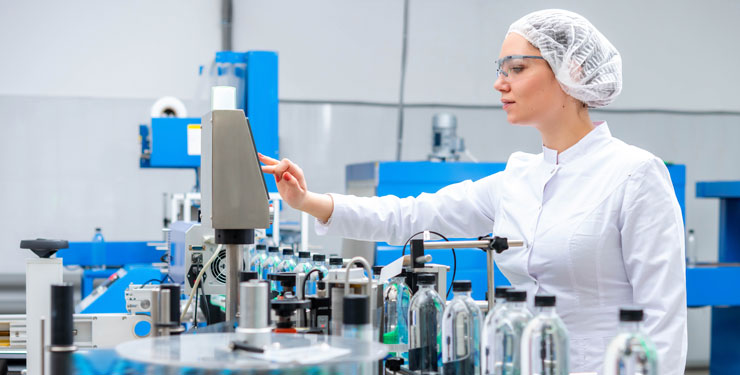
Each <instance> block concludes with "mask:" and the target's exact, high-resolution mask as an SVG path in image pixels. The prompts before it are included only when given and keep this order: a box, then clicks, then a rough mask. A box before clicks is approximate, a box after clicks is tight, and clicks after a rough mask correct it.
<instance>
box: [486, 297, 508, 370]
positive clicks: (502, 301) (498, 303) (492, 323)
mask: <svg viewBox="0 0 740 375" xmlns="http://www.w3.org/2000/svg"><path fill="white" fill-rule="evenodd" d="M510 289H511V287H510V286H497V287H496V289H495V294H494V297H495V299H494V305H493V309H491V311H489V312H488V314H486V320H485V321H484V322H483V334H482V337H481V340H482V342H481V346H482V347H483V352H482V355H483V357H482V358H481V365H482V367H483V374H497V373H498V374H500V373H501V363H500V362H499V363H498V364H497V363H495V361H494V355H493V353H494V351H495V342H496V324H497V323H498V320H499V319H500V317H501V311H502V310H503V309H504V308H506V293H507V292H508V291H509V290H510Z"/></svg>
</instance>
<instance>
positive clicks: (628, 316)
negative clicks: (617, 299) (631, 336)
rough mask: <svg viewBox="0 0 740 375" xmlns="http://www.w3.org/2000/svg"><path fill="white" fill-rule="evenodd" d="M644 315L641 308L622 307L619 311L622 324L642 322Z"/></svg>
mask: <svg viewBox="0 0 740 375" xmlns="http://www.w3.org/2000/svg"><path fill="white" fill-rule="evenodd" d="M643 315H644V314H643V312H642V309H641V308H639V307H622V308H620V309H619V321H620V322H641V321H642V318H643Z"/></svg>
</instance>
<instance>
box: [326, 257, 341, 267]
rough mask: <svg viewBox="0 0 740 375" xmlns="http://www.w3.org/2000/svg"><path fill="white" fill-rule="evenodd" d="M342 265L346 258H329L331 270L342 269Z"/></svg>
mask: <svg viewBox="0 0 740 375" xmlns="http://www.w3.org/2000/svg"><path fill="white" fill-rule="evenodd" d="M342 267H344V259H342V258H340V257H331V258H329V269H330V270H335V269H340V268H342Z"/></svg>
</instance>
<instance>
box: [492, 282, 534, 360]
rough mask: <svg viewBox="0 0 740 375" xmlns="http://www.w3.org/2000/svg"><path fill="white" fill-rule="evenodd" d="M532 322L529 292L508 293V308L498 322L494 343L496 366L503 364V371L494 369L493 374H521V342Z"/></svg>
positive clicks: (502, 312) (502, 311)
mask: <svg viewBox="0 0 740 375" xmlns="http://www.w3.org/2000/svg"><path fill="white" fill-rule="evenodd" d="M530 320H532V313H531V312H530V311H529V309H528V308H527V292H526V291H524V290H515V289H513V290H509V291H508V292H507V293H506V308H504V309H503V310H501V316H500V319H499V320H498V322H496V336H495V339H494V343H493V349H494V351H493V360H494V366H497V365H498V364H499V363H500V364H501V369H500V370H501V371H500V372H498V369H496V368H494V372H493V374H497V375H519V374H521V368H522V367H521V366H522V365H521V363H522V361H521V341H522V333H523V332H524V327H526V325H527V323H529V321H530Z"/></svg>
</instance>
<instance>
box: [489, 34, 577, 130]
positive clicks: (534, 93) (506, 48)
mask: <svg viewBox="0 0 740 375" xmlns="http://www.w3.org/2000/svg"><path fill="white" fill-rule="evenodd" d="M512 55H529V56H541V54H540V50H539V49H537V48H535V47H534V46H533V45H532V44H530V43H529V42H528V41H527V40H526V39H524V37H523V36H521V35H519V34H516V33H510V34H509V35H507V36H506V39H504V43H503V45H502V46H501V53H500V54H499V59H501V58H504V57H506V56H512ZM510 62H511V63H513V64H509V65H508V66H507V67H508V68H509V69H510V70H509V71H510V72H511V74H509V77H505V76H503V75H499V76H498V77H497V78H496V82H495V83H494V85H493V87H494V88H495V89H496V90H497V91H499V92H500V93H501V102H502V104H503V105H504V111H506V118H507V120H508V121H509V123H511V124H520V125H534V126H535V127H540V126H546V125H547V124H550V123H554V122H557V119H558V118H559V117H560V115H561V114H562V111H564V110H566V107H568V105H567V104H568V103H569V100H568V98H570V97H569V96H568V95H567V94H566V93H565V92H564V91H563V89H562V88H561V87H560V84H559V83H558V81H557V79H555V74H553V72H552V70H551V69H550V65H548V64H547V61H545V60H542V59H531V58H527V59H516V60H511V61H510Z"/></svg>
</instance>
